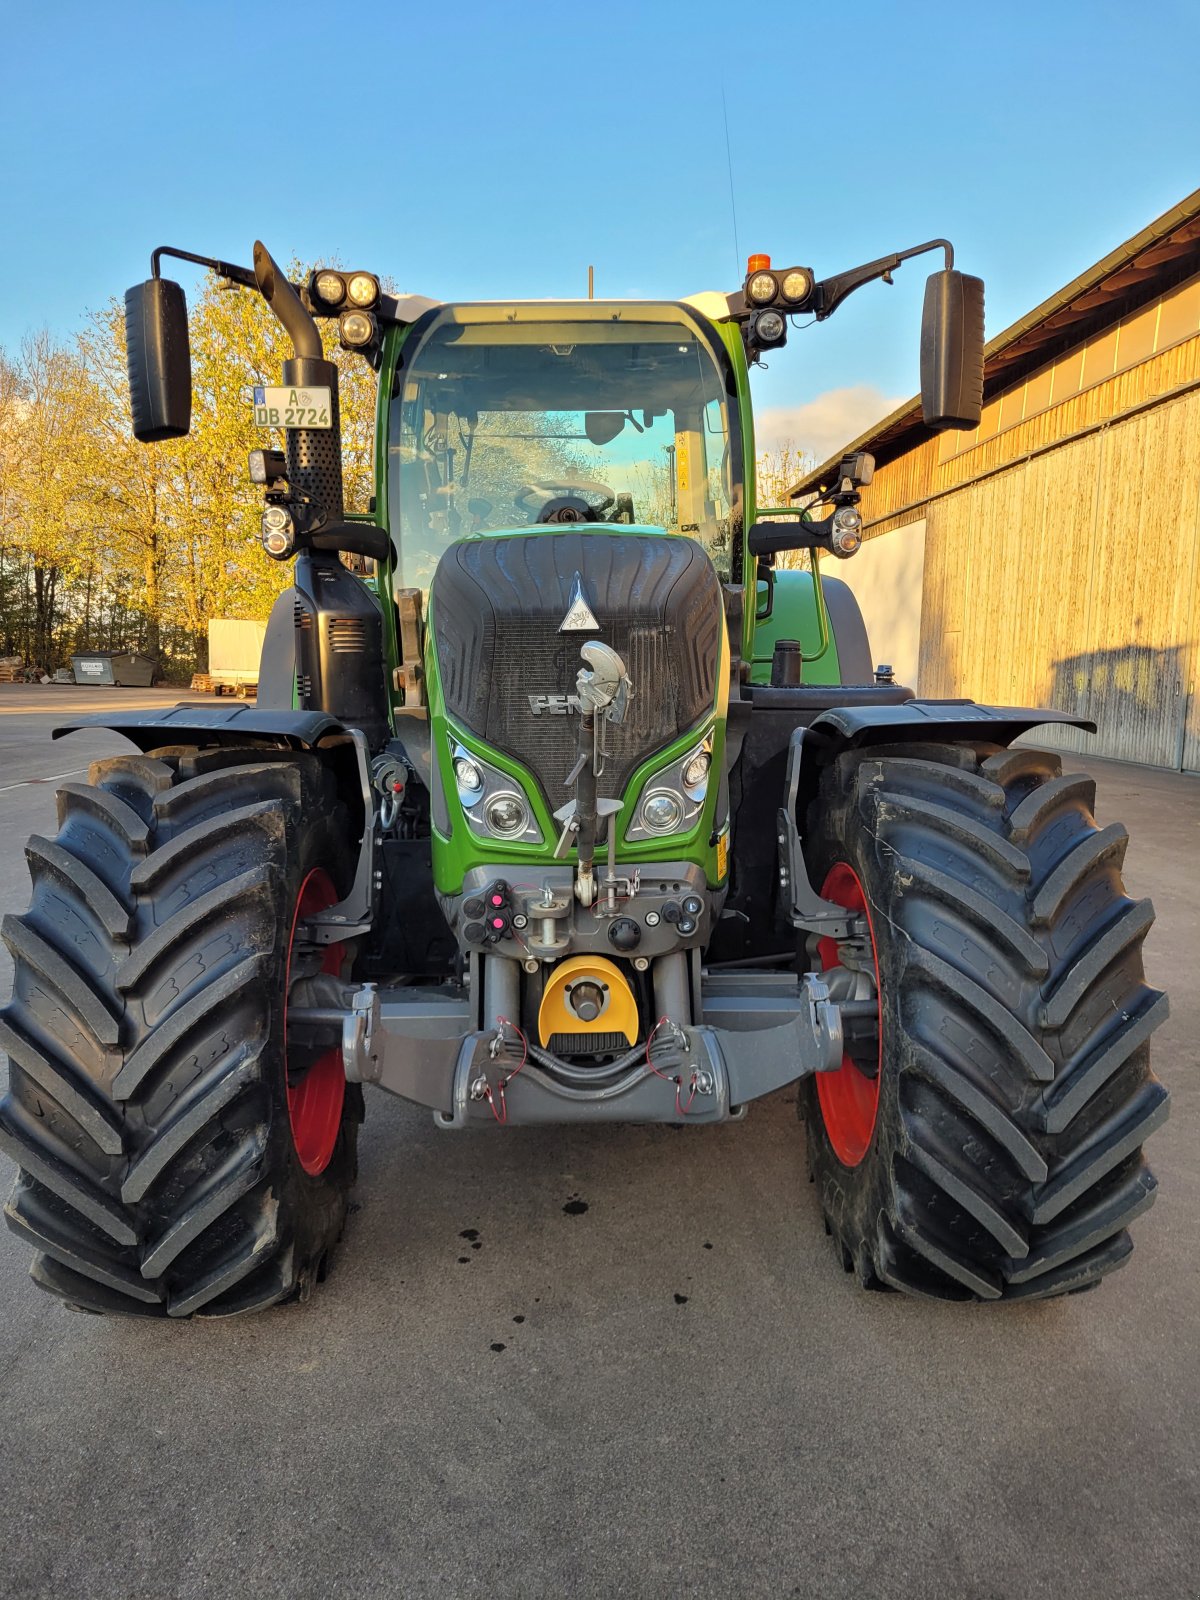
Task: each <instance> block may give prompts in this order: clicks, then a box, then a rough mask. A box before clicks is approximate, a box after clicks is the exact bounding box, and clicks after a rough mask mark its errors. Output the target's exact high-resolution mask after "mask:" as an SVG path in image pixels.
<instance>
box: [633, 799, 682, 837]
mask: <svg viewBox="0 0 1200 1600" xmlns="http://www.w3.org/2000/svg"><path fill="white" fill-rule="evenodd" d="M638 816H639V817H640V818H641V821H642V826H643V827H644V828H645V830H646V832H647V833H653V834H662V833H674V832H675V831H676V830H677V829H678V827H679V824H680V823H681V822H682V821H683V796H682V795H679V794H676V793H675V792H674V790H672V789H651V790H650V792H649V794H647V795H645V796H644V797H643V799H642V803H641V805H640V806H639V807H638Z"/></svg>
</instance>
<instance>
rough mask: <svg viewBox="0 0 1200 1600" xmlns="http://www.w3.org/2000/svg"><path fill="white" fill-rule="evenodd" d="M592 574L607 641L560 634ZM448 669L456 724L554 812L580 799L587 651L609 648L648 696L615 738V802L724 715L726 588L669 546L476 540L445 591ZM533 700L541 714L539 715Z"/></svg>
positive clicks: (448, 560)
mask: <svg viewBox="0 0 1200 1600" xmlns="http://www.w3.org/2000/svg"><path fill="white" fill-rule="evenodd" d="M576 573H578V574H579V575H580V577H581V579H582V580H583V587H584V594H585V596H586V598H587V601H588V604H589V605H590V606H591V608H592V611H593V612H594V614H595V616H596V619H597V621H598V623H599V624H600V626H599V628H598V629H597V631H596V632H595V633H594V634H589V633H560V632H559V625H560V624H561V622H562V620H563V618H564V616H565V615H566V614H567V610H568V608H569V605H570V602H571V592H572V589H573V587H574V583H575V575H576ZM432 610H433V615H434V634H435V637H436V639H437V650H438V666H439V669H440V671H441V677H442V688H443V692H444V694H445V699H446V706H447V709H448V710H449V712H450V714H451V715H452V716H454V717H455V718H456V719H458V720H459V721H461V722H462V723H464V724H465V725H466V726H467V727H468V728H469V729H470V730H471V731H472V732H473V733H476V734H478V735H479V737H480V738H482V739H485V740H487V742H488V743H489V744H492V745H495V746H497V747H499V748H500V749H502V750H504V751H506V752H507V753H508V754H509V755H511V756H513V757H515V759H516V760H518V761H520V762H521V763H522V764H523V765H525V766H526V767H528V768H529V769H530V770H531V771H532V772H534V773H535V774H536V776H537V777H538V779H539V781H540V782H541V785H542V788H543V790H544V792H545V794H546V798H547V800H548V801H549V803H550V806H551V808H552V809H554V808H556V807H558V806H559V805H561V804H562V803H563V801H564V800H565V799H567V798H568V796H569V791H568V789H567V787H566V783H565V781H564V780H565V779H566V777H567V774H568V773H569V772H570V770H571V768H572V767H573V766H574V764H575V755H576V745H577V740H578V731H579V719H578V716H577V715H571V714H562V713H563V712H565V711H566V710H567V702H566V701H565V700H564V698H563V697H566V696H570V695H573V694H574V692H575V679H576V674H577V673H578V671H579V668H580V666H581V665H582V658H581V657H580V654H579V647H580V645H582V644H584V643H586V641H587V640H588V639H589V638H598V639H600V640H601V641H603V643H605V644H607V645H611V646H612V648H613V649H614V650H616V651H617V653H618V654H619V655H620V656H621V657H622V658H623V659H624V661H625V663H626V665H627V666H628V668H629V674H630V677H631V678H632V680H633V684H634V697H633V699H632V701H631V702H630V707H629V712H628V715H627V717H626V720H625V722H624V723H622V724H620V725H616V724H612V723H609V724H607V725H606V728H605V736H606V743H607V747H608V752H609V754H608V759H607V764H606V768H605V772H604V774H603V776H602V777H601V779H600V782H599V790H600V792H601V794H604V795H608V796H615V795H619V794H620V793H621V792H622V790H623V789H624V787H625V784H626V783H627V782H628V780H629V777H630V774H631V773H632V771H633V769H634V767H636V766H637V765H638V763H639V762H641V761H642V760H644V759H645V757H646V756H647V755H649V754H651V753H652V752H653V751H655V750H657V749H660V748H661V747H662V746H663V745H665V744H668V743H670V741H671V740H672V739H674V738H676V737H678V735H679V734H681V733H684V732H685V731H686V730H687V729H688V728H690V727H692V726H694V725H695V724H696V723H697V722H698V721H699V720H700V719H701V718H702V717H704V716H705V714H706V713H707V712H709V711H710V710H711V709H712V706H713V702H714V700H715V698H716V672H717V653H718V648H719V645H720V636H721V623H722V603H721V589H720V584H719V582H718V580H717V576H716V573H715V572H714V570H713V567H712V563H711V562H710V561H709V559H708V557H707V555H706V554H705V552H704V551H703V550H702V549H701V548H700V546H699V545H697V544H695V543H694V542H693V541H692V540H690V539H684V538H679V537H672V538H668V537H667V536H666V535H665V534H664V535H660V536H651V535H645V534H643V535H628V536H623V535H613V534H599V533H592V534H588V533H577V532H572V533H562V534H536V535H514V536H512V537H498V538H489V539H472V540H465V541H463V542H462V543H460V544H457V545H453V546H451V548H450V549H449V550H448V551H447V552H446V554H445V555H444V556H443V557H442V560H441V562H440V564H439V566H438V569H437V572H436V574H435V575H434V580H433V586H432ZM531 697H532V701H533V703H531Z"/></svg>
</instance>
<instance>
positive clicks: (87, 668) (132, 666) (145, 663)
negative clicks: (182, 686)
mask: <svg viewBox="0 0 1200 1600" xmlns="http://www.w3.org/2000/svg"><path fill="white" fill-rule="evenodd" d="M71 666H72V667H73V668H74V671H75V682H76V683H94V684H96V685H98V686H100V685H107V686H108V687H109V688H114V687H115V688H117V689H148V688H149V687H150V685H151V684H152V683H153V682H154V673H155V671H156V669H157V666H158V663H157V662H156V661H153V660H152V659H151V658H150V657H149V656H143V655H137V654H131V653H129V652H126V651H123V650H88V651H86V652H84V653H83V654H81V655H77V656H72V657H71Z"/></svg>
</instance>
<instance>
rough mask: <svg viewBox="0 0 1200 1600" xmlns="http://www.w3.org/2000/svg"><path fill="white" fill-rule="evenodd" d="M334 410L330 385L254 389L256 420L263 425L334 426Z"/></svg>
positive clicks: (259, 425) (296, 426) (258, 424)
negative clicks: (303, 387)
mask: <svg viewBox="0 0 1200 1600" xmlns="http://www.w3.org/2000/svg"><path fill="white" fill-rule="evenodd" d="M332 412H333V401H332V398H331V396H330V392H329V389H328V388H327V387H321V386H318V387H316V388H313V389H296V388H288V387H287V386H286V385H284V386H281V387H279V388H267V387H264V388H257V387H256V388H255V390H254V421H255V423H256V424H257V426H258V427H260V428H331V427H332V426H333V421H332Z"/></svg>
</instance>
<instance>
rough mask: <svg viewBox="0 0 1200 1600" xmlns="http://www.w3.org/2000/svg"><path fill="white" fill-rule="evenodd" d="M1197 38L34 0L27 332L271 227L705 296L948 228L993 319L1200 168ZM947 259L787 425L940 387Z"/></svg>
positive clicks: (1196, 22)
mask: <svg viewBox="0 0 1200 1600" xmlns="http://www.w3.org/2000/svg"><path fill="white" fill-rule="evenodd" d="M271 17H280V18H286V19H287V24H288V27H287V35H286V37H284V36H281V35H278V34H277V33H276V31H275V30H274V29H273V28H272V25H271V22H270V21H269V19H270V18H271ZM356 18H361V19H362V20H361V21H357V22H356V20H355V19H356ZM1198 60H1200V5H1197V4H1196V3H1195V0H1180V3H1173V0H1149V3H1144V4H1141V5H1138V6H1131V5H1128V4H1120V5H1115V4H1109V3H1101V4H1087V5H1085V4H1081V3H1077V0H1071V3H1059V4H1055V3H1053V0H1050V3H1043V4H1039V5H1033V4H1026V3H1023V0H1015V3H1011V4H1006V5H1003V6H998V7H993V8H987V9H985V8H982V7H980V6H978V5H972V4H969V3H968V4H963V3H961V0H960V3H958V4H953V5H952V4H941V3H926V0H910V3H908V4H904V5H900V4H883V3H868V4H859V5H855V6H834V5H830V4H828V3H826V4H823V5H821V6H816V5H812V4H802V3H796V4H793V5H786V4H778V3H775V0H762V3H760V4H758V5H755V4H754V3H753V0H747V3H745V4H743V5H740V6H731V5H729V4H728V0H722V3H720V4H717V3H714V0H695V3H692V4H687V5H682V4H677V3H674V0H666V3H660V4H654V3H650V4H647V5H639V4H627V3H625V0H609V3H606V4H603V5H598V4H593V5H588V6H568V5H565V4H562V3H558V4H553V3H551V4H546V3H544V0H527V3H523V4H522V5H520V6H511V7H510V6H498V5H485V4H481V3H479V0H458V3H457V4H455V5H453V6H429V5H421V6H415V5H411V4H404V5H400V6H396V7H392V8H388V7H386V6H382V7H381V6H375V7H365V6H361V5H360V6H355V7H352V6H348V5H344V4H341V5H338V4H335V3H334V0H328V3H327V4H325V5H320V6H319V5H315V4H312V3H311V0H301V3H298V4H292V5H289V6H287V7H272V8H258V7H255V8H251V7H249V6H246V5H233V4H228V3H225V0H210V3H206V4H203V5H200V4H194V3H190V0H183V3H175V4H165V3H159V4H153V5H143V4H127V3H126V4H122V3H120V0H117V3H115V4H112V5H110V6H98V5H96V4H94V3H89V4H79V3H75V0H66V3H61V0H58V3H56V0H48V3H43V4H42V5H40V6H25V7H19V8H18V7H12V8H10V9H9V11H8V14H7V17H6V21H5V23H4V51H3V58H2V59H0V150H2V151H3V160H2V161H0V216H3V218H4V220H5V225H6V226H5V232H6V234H7V237H8V249H7V252H6V256H7V259H6V264H5V266H6V270H5V275H4V276H5V284H6V292H5V294H4V295H3V297H2V298H0V344H4V345H6V346H12V345H14V344H15V343H16V342H17V341H19V340H20V338H21V337H22V336H23V335H24V334H25V333H27V332H30V331H33V330H35V329H37V328H40V327H43V326H45V327H49V328H50V329H51V330H52V331H53V332H55V333H57V334H59V335H62V336H69V335H70V334H71V333H72V332H73V331H74V330H75V329H76V328H78V327H79V326H80V325H81V322H82V318H83V315H84V313H85V312H86V310H88V309H89V308H94V307H96V306H98V305H100V304H101V303H103V301H104V300H105V299H106V298H107V297H108V296H109V295H112V294H115V293H119V292H121V291H122V290H123V289H124V288H125V287H126V285H127V284H129V283H131V282H133V281H135V280H137V279H139V278H142V277H144V276H146V274H147V272H148V259H147V258H148V255H149V251H150V249H151V248H152V247H153V246H154V245H155V244H159V243H172V244H177V245H180V246H182V247H184V248H190V249H194V250H198V251H202V252H206V253H211V254H214V255H218V256H223V257H225V258H227V259H233V260H241V261H248V260H249V257H250V246H251V242H252V241H253V239H254V238H255V236H256V235H261V236H262V237H263V238H264V239H265V240H266V242H267V243H268V245H269V246H270V247H271V249H272V250H273V251H274V252H275V253H276V255H279V256H283V257H286V256H288V255H290V254H292V253H293V252H294V253H296V254H298V255H300V256H302V257H305V258H316V257H320V256H323V255H324V256H329V255H336V256H338V257H340V259H341V260H342V261H343V262H345V263H347V264H349V265H356V266H357V265H361V266H366V267H371V268H375V269H377V270H379V271H382V272H385V273H388V274H390V275H391V276H392V277H393V278H395V280H396V281H397V282H398V283H399V284H400V285H401V286H402V287H403V288H406V289H412V290H419V291H421V292H424V293H428V294H432V295H435V296H437V297H439V298H443V299H453V298H492V297H494V296H508V295H513V296H545V295H560V294H576V293H584V292H585V285H586V272H587V266H588V263H589V262H594V263H595V266H596V275H597V292H598V293H599V294H605V295H607V294H612V295H618V296H628V295H632V296H638V295H646V296H663V297H678V296H682V295H685V294H688V293H691V292H694V291H696V290H698V289H702V288H732V287H734V286H735V284H736V283H737V282H738V281H739V280H740V277H741V272H742V266H741V261H740V258H744V256H745V254H746V253H747V252H748V251H749V250H751V249H754V250H765V251H767V252H769V253H771V254H772V255H773V256H774V258H775V259H776V261H777V262H788V263H790V262H794V261H799V262H805V263H809V264H811V265H813V266H815V267H816V269H817V271H818V274H821V273H823V272H830V271H836V270H838V269H840V268H843V267H847V266H850V265H853V264H855V263H857V262H859V261H864V260H869V259H871V258H872V257H874V256H877V255H881V254H884V253H885V252H887V251H889V250H892V249H897V248H902V247H904V246H906V245H910V244H915V243H918V242H920V241H921V240H923V239H926V238H929V237H931V236H933V235H937V234H947V235H948V236H949V237H950V238H951V239H952V240H953V241H954V243H955V245H956V247H957V250H958V264H959V265H961V266H962V267H963V268H964V269H965V270H968V271H972V272H977V273H979V274H981V275H982V276H983V277H984V278H985V280H986V281H987V288H988V331H989V334H991V333H995V332H997V331H999V329H1000V328H1002V327H1004V326H1005V325H1006V324H1007V323H1009V322H1010V321H1012V320H1013V319H1015V318H1016V317H1017V316H1019V315H1020V314H1021V313H1022V312H1024V311H1026V310H1028V309H1029V308H1030V307H1031V306H1032V305H1034V304H1036V303H1037V301H1038V300H1040V299H1042V298H1043V297H1044V296H1045V295H1047V294H1048V293H1050V292H1051V291H1052V290H1054V289H1056V288H1058V287H1059V286H1060V285H1061V284H1063V283H1065V282H1066V281H1067V280H1068V279H1070V278H1071V277H1072V276H1074V275H1075V273H1077V272H1078V271H1080V270H1082V269H1083V268H1085V267H1086V266H1088V265H1089V264H1090V263H1091V262H1093V261H1095V260H1097V259H1098V258H1099V257H1100V256H1101V255H1102V254H1104V253H1105V252H1106V251H1107V250H1109V249H1111V248H1112V247H1113V246H1114V245H1116V244H1118V243H1120V242H1121V241H1122V240H1123V239H1125V238H1127V237H1128V236H1129V235H1130V234H1132V233H1134V232H1135V231H1136V230H1137V229H1138V228H1140V227H1141V226H1143V225H1144V224H1145V223H1146V222H1148V221H1150V220H1151V219H1152V218H1153V217H1155V216H1157V215H1158V214H1159V213H1160V212H1162V211H1164V210H1166V209H1167V208H1168V207H1169V206H1170V205H1171V204H1173V203H1174V202H1175V201H1177V200H1179V199H1181V198H1182V197H1183V196H1184V195H1185V194H1187V193H1189V192H1190V191H1191V190H1192V189H1194V188H1196V187H1197V186H1198V185H1200V93H1198V91H1197V86H1196V72H1197V61H1198ZM722 88H724V92H725V95H726V98H727V102H728V109H729V134H730V152H731V156H732V165H733V177H734V186H735V193H736V204H737V234H738V244H739V246H740V249H739V252H738V253H737V254H735V248H734V237H733V226H732V220H731V215H730V195H729V175H728V168H727V164H726V145H725V129H724V122H723V118H722V106H721V95H722ZM931 261H932V258H931ZM181 276H184V279H185V282H186V281H187V278H186V274H181ZM923 279H924V271H923V264H922V263H921V262H914V263H910V264H908V266H906V267H905V268H904V269H903V270H902V271H901V272H900V273H899V274H898V275H897V278H896V285H895V287H894V288H892V289H888V288H886V287H883V286H880V285H876V286H871V287H868V288H865V289H863V290H861V291H859V293H858V294H857V295H855V296H854V297H853V299H851V300H849V301H848V302H846V304H845V305H844V306H843V308H842V309H841V310H839V312H838V314H837V316H836V317H835V318H834V319H833V320H832V321H831V322H829V323H828V324H826V325H824V326H823V327H819V328H813V329H811V330H809V331H808V332H805V333H802V334H793V336H792V342H791V344H790V345H789V346H788V349H787V350H786V351H785V352H782V353H780V354H778V355H777V356H775V357H774V358H773V359H772V361H771V366H770V370H769V371H768V372H766V373H764V374H762V375H761V376H760V377H759V378H758V379H757V380H756V389H757V396H758V401H759V404H760V406H762V407H763V408H765V409H766V410H767V411H769V412H770V413H771V414H772V416H773V417H774V418H775V420H776V422H777V423H779V429H783V430H784V431H786V429H785V422H786V419H787V418H789V417H791V418H795V417H797V416H799V417H800V418H801V419H803V418H804V417H807V418H808V419H809V420H808V422H807V423H804V426H805V427H808V428H809V429H810V431H811V430H812V429H813V428H816V429H817V431H818V432H819V428H820V426H821V424H822V422H824V424H825V425H828V424H829V417H828V416H827V415H825V414H824V413H823V412H822V407H826V409H828V405H829V403H830V402H829V400H828V397H829V396H830V395H831V393H832V395H833V397H834V401H833V408H834V410H835V411H837V397H838V396H839V395H841V396H842V400H841V411H842V412H845V413H846V415H845V418H844V423H845V425H844V426H843V417H842V414H841V412H838V416H837V420H836V422H834V424H833V426H834V428H835V430H836V429H837V428H841V429H842V435H843V436H844V434H845V431H846V429H847V428H849V429H850V431H853V426H852V425H853V424H857V423H858V422H859V421H862V422H866V421H869V420H871V418H870V416H869V415H862V416H860V415H859V413H860V412H863V411H865V412H866V413H869V412H870V411H871V410H872V408H874V409H875V410H880V409H881V408H882V407H883V405H884V403H885V402H886V400H887V399H889V398H893V399H894V398H901V397H904V396H906V395H908V394H910V393H911V392H912V391H913V390H914V388H915V386H916V370H917V326H918V320H919V314H920V299H921V290H922V284H923ZM845 391H849V398H847V396H846V394H845ZM855 396H857V398H855ZM781 419H784V420H782V421H781ZM777 431H779V430H777ZM802 442H803V441H802ZM831 447H832V446H831Z"/></svg>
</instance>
